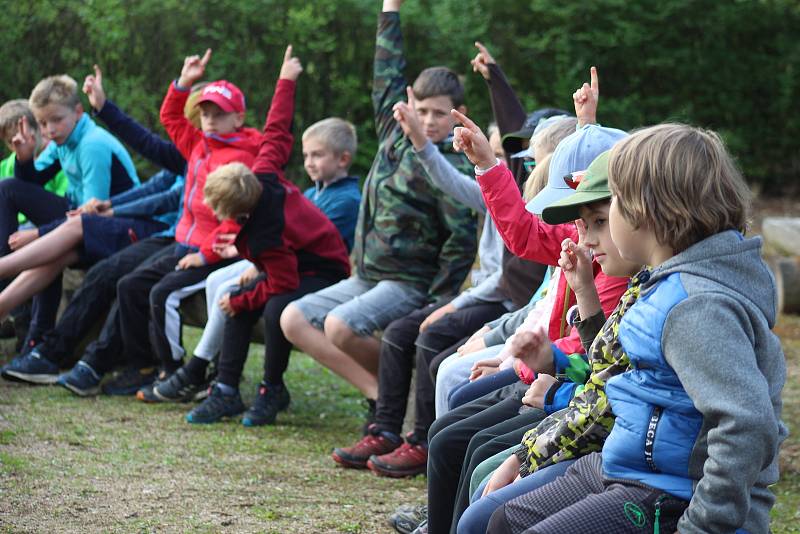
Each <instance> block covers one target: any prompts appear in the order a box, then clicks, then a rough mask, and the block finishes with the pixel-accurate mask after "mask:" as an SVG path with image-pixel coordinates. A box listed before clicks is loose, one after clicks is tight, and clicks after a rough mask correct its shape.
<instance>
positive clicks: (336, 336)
mask: <svg viewBox="0 0 800 534" xmlns="http://www.w3.org/2000/svg"><path fill="white" fill-rule="evenodd" d="M324 330H325V337H327V338H328V339H329V340H330V342H331V343H333V344H334V345H336V346H337V347H339V348H341V347H342V346H343V345H346V344H347V342H348V341H349V340H350V339H352V338H353V336H355V335H356V334H355V333H354V332H353V330H351V329H350V327H349V326H347V323H345V322H344V321H343V320H341V319H339V318H338V317H336V316H335V315H331V314H328V316H327V317H325V327H324Z"/></svg>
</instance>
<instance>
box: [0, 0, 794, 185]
mask: <svg viewBox="0 0 800 534" xmlns="http://www.w3.org/2000/svg"><path fill="white" fill-rule="evenodd" d="M379 9H380V0H375V1H372V0H304V1H300V0H250V1H247V2H245V1H238V0H217V1H215V2H197V1H193V2H189V1H185V0H139V1H132V0H128V1H123V0H85V1H83V2H74V1H67V0H35V1H33V2H11V1H6V2H4V10H3V12H4V17H3V22H2V24H3V31H2V32H0V42H2V44H3V46H2V48H3V50H4V52H5V61H3V62H2V64H0V73H1V74H0V75H1V76H2V79H3V81H4V83H3V86H2V89H0V98H2V99H3V100H6V99H9V98H17V97H21V96H27V95H28V94H29V92H30V89H31V88H32V86H33V85H34V84H35V83H36V81H37V80H38V79H39V78H41V77H42V76H44V75H46V74H51V73H56V72H68V73H70V74H71V75H72V76H74V77H75V78H76V79H79V80H82V78H83V76H84V75H85V74H87V73H89V72H90V69H91V66H92V64H93V63H95V62H96V63H99V64H100V65H101V66H102V67H103V68H104V71H105V73H106V89H107V91H108V93H109V96H110V97H111V98H113V99H114V100H116V101H117V102H118V103H119V104H120V105H121V106H122V107H123V109H126V110H128V111H129V112H130V113H131V114H133V115H134V116H135V117H137V118H138V119H140V120H141V121H143V122H144V123H145V124H147V125H149V126H152V127H158V107H159V104H160V101H161V98H162V96H163V93H164V91H165V89H166V86H167V83H168V82H169V81H170V80H171V79H172V78H174V77H175V76H177V74H178V73H179V72H180V66H181V64H182V59H183V57H184V56H185V55H187V54H190V53H200V52H202V50H203V49H205V48H206V47H211V48H213V50H214V55H213V57H212V60H211V64H210V66H209V71H208V78H221V77H224V78H226V79H229V80H232V81H234V82H236V83H237V84H239V85H240V86H241V87H242V89H243V90H244V91H245V94H246V95H247V97H248V103H249V105H250V110H249V113H248V119H249V123H250V124H253V125H260V124H261V121H262V120H263V115H264V113H265V111H266V108H267V105H268V101H269V97H270V94H271V91H272V89H273V86H274V83H275V78H276V77H277V73H278V68H279V64H280V60H281V57H282V51H283V49H284V47H285V45H286V43H288V42H291V43H293V44H294V45H295V50H296V52H297V54H298V55H299V56H300V57H301V59H302V60H303V63H304V65H305V67H306V71H305V73H304V75H303V77H302V78H301V82H300V87H299V94H298V108H297V109H298V111H297V122H296V127H297V131H298V132H300V131H302V128H304V127H305V126H307V125H308V124H310V123H311V122H313V121H315V120H318V119H320V118H323V117H325V116H329V115H340V116H343V117H346V118H348V119H350V120H351V121H353V122H354V123H356V125H357V126H358V132H359V135H360V139H361V148H360V150H359V154H358V157H357V161H356V171H357V172H358V173H360V174H364V173H366V171H367V169H368V168H369V163H370V160H371V151H372V150H374V147H375V141H374V135H373V130H372V128H373V126H372V117H371V106H370V101H369V87H370V75H371V58H372V51H373V39H374V26H375V17H376V13H377V11H378V10H379ZM403 20H404V33H405V37H406V43H407V50H408V58H409V71H408V73H409V75H410V76H413V75H414V74H415V73H416V72H418V71H419V70H420V69H421V68H423V67H424V66H427V65H430V64H446V65H448V66H451V67H453V68H455V69H456V70H458V71H460V72H464V73H465V74H466V77H465V79H466V86H467V94H468V99H467V104H468V105H469V107H470V110H471V114H472V115H473V116H474V117H475V118H476V119H477V120H478V121H479V122H481V123H484V124H485V123H486V122H487V121H488V120H489V119H490V107H489V103H488V100H487V93H486V89H485V85H484V83H483V80H482V79H481V78H480V77H479V76H478V75H477V74H472V73H471V71H470V68H469V63H468V61H469V59H470V58H471V57H472V56H473V55H474V52H475V49H474V47H473V46H472V43H473V41H475V40H482V41H483V42H484V43H486V44H487V45H488V46H489V48H490V50H491V51H492V52H493V53H494V55H495V57H496V58H497V59H498V62H500V64H501V65H502V66H503V67H504V69H505V71H506V72H507V73H508V75H509V78H510V79H511V81H512V82H513V85H514V87H515V88H516V89H517V91H518V92H519V94H520V96H521V98H522V100H523V101H524V103H525V104H526V106H528V107H530V108H533V107H535V106H539V105H557V106H560V107H566V108H568V109H569V107H570V106H571V98H570V97H571V94H572V92H573V91H574V89H575V88H576V87H578V85H579V84H580V82H582V81H583V80H584V79H586V78H587V76H588V67H589V65H592V64H594V65H597V66H598V68H599V69H600V76H601V99H602V100H601V110H600V119H601V121H602V122H603V123H605V124H609V125H614V126H619V127H623V128H633V127H636V126H641V125H646V124H651V123H654V122H660V121H663V120H667V119H672V120H684V121H690V122H693V123H695V124H699V125H703V126H707V127H711V128H715V129H717V130H719V131H720V132H722V133H723V134H724V136H725V138H726V140H727V142H728V143H729V146H730V147H731V149H732V150H733V151H734V153H735V154H736V155H737V157H738V158H739V161H740V164H741V165H742V167H743V168H744V170H745V172H746V173H747V175H748V178H749V179H750V180H751V181H752V182H753V183H757V184H761V185H762V186H765V187H770V188H774V187H775V186H776V185H781V184H785V183H787V182H789V183H790V180H791V179H792V178H794V177H795V176H797V175H798V173H799V172H800V155H798V150H797V148H798V143H797V139H798V138H800V126H798V121H797V120H795V111H796V102H797V95H798V94H800V39H798V37H800V35H798V33H799V32H798V28H800V4H798V3H797V2H796V1H794V0H752V1H746V0H725V1H722V2H720V1H719V0H666V1H665V2H651V1H648V0H596V1H593V2H581V1H578V0H572V1H566V2H565V1H564V0H528V1H513V2H509V1H508V0H417V1H414V0H409V1H408V3H407V5H406V6H404V8H403ZM296 152H297V153H296V154H295V157H294V159H293V165H292V171H291V175H292V177H294V178H296V179H301V177H302V169H301V166H300V157H299V144H298V148H297V150H296ZM148 170H149V169H148ZM143 174H145V173H143Z"/></svg>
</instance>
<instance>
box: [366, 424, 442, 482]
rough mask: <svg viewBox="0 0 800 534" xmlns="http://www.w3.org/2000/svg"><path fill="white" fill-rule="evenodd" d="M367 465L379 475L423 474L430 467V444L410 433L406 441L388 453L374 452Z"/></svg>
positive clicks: (403, 475)
mask: <svg viewBox="0 0 800 534" xmlns="http://www.w3.org/2000/svg"><path fill="white" fill-rule="evenodd" d="M367 467H368V468H369V470H370V471H372V472H373V473H375V474H377V475H382V476H386V477H396V478H401V477H410V476H414V475H419V474H423V473H425V472H426V471H427V469H428V446H427V444H426V443H425V442H423V441H420V440H416V439H414V437H413V433H412V434H409V435H408V437H407V438H406V441H405V443H403V444H402V445H401V446H400V447H398V448H396V449H395V450H393V451H391V452H389V453H387V454H383V455H380V454H373V455H372V456H370V457H369V461H368V462H367Z"/></svg>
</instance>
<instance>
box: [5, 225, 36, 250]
mask: <svg viewBox="0 0 800 534" xmlns="http://www.w3.org/2000/svg"><path fill="white" fill-rule="evenodd" d="M38 237H39V230H37V229H36V228H33V229H30V230H18V231H16V232H14V233H13V234H11V235H10V236H8V248H10V249H11V250H19V249H21V248H22V247H24V246H25V245H27V244H28V243H32V242H33V241H36V239H37V238H38Z"/></svg>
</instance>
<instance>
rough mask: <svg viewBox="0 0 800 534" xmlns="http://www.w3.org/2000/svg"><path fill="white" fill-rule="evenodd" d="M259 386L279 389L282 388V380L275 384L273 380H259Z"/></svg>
mask: <svg viewBox="0 0 800 534" xmlns="http://www.w3.org/2000/svg"><path fill="white" fill-rule="evenodd" d="M261 384H262V385H264V386H267V389H281V388H282V387H284V384H283V380H278V381H277V382H275V381H273V380H267V379H266V378H264V379H262V380H261Z"/></svg>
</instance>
